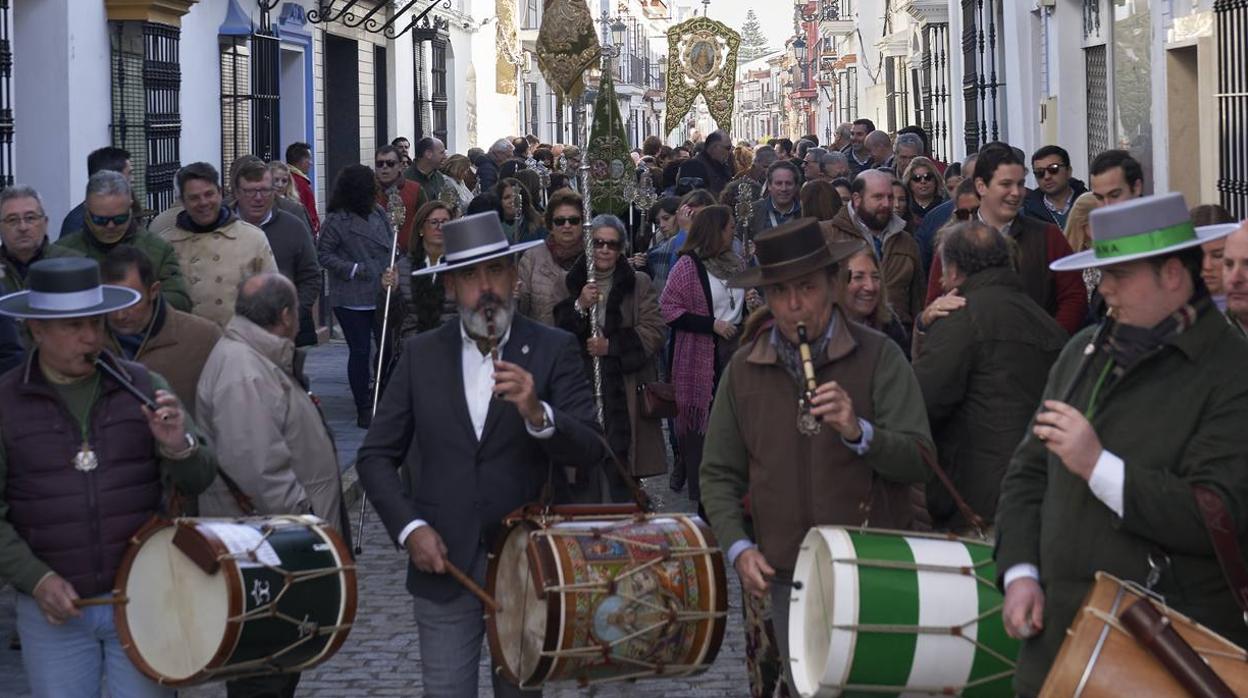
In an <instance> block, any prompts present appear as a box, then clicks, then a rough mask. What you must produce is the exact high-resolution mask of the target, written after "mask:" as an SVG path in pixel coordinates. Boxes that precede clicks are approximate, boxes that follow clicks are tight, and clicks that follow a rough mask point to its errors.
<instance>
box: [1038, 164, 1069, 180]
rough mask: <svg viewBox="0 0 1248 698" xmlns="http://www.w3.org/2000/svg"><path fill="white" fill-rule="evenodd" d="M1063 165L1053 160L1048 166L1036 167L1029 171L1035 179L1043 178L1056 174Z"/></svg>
mask: <svg viewBox="0 0 1248 698" xmlns="http://www.w3.org/2000/svg"><path fill="white" fill-rule="evenodd" d="M1064 167H1066V166H1065V165H1063V164H1062V163H1060V162H1055V163H1053V164H1052V165H1049V166H1048V167H1037V168H1036V169H1034V170H1032V171H1031V173H1032V174H1034V175H1035V176H1036V179H1044V178H1045V177H1047V176H1050V175H1056V174H1057V173H1058V172H1061V171H1062V168H1064Z"/></svg>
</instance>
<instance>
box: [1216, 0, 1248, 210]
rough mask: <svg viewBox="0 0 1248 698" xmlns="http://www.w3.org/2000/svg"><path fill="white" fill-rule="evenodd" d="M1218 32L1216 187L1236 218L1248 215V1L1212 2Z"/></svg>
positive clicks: (1224, 0)
mask: <svg viewBox="0 0 1248 698" xmlns="http://www.w3.org/2000/svg"><path fill="white" fill-rule="evenodd" d="M1213 8H1214V14H1215V17H1216V23H1217V35H1218V116H1219V122H1220V124H1221V128H1222V132H1221V134H1220V137H1219V139H1218V191H1219V192H1220V193H1221V195H1222V205H1223V206H1224V207H1225V208H1226V209H1227V210H1228V211H1230V212H1231V215H1232V216H1234V217H1235V220H1241V219H1243V218H1245V217H1248V71H1245V70H1244V66H1245V65H1248V3H1245V2H1243V1H1242V0H1218V1H1217V2H1215V3H1214V6H1213Z"/></svg>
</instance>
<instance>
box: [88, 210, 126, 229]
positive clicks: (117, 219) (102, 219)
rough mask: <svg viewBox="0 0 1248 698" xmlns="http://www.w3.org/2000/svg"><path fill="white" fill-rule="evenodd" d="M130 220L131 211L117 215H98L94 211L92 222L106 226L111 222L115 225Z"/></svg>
mask: <svg viewBox="0 0 1248 698" xmlns="http://www.w3.org/2000/svg"><path fill="white" fill-rule="evenodd" d="M128 220H130V212H129V211H127V212H126V213H121V214H118V215H116V216H97V215H95V214H94V213H92V214H91V222H92V223H94V224H96V225H99V226H105V225H108V224H109V223H112V224H113V225H122V224H124V223H125V222H126V221H128Z"/></svg>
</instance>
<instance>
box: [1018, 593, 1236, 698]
mask: <svg viewBox="0 0 1248 698" xmlns="http://www.w3.org/2000/svg"><path fill="white" fill-rule="evenodd" d="M1144 594H1145V592H1144V591H1143V590H1142V589H1141V588H1140V587H1138V586H1136V585H1134V584H1131V583H1129V582H1123V581H1121V580H1119V579H1118V578H1116V577H1114V576H1113V575H1110V574H1107V573H1105V572H1097V573H1096V584H1094V585H1093V586H1092V591H1090V592H1088V596H1087V598H1085V599H1084V600H1083V608H1081V609H1080V610H1079V614H1078V615H1076V616H1075V621H1074V622H1073V623H1071V625H1070V628H1069V629H1068V630H1067V631H1066V639H1065V640H1064V641H1063V642H1062V648H1061V649H1060V650H1058V652H1057V658H1056V659H1054V660H1053V668H1052V669H1050V670H1049V675H1048V676H1047V677H1046V678H1045V680H1044V686H1043V687H1041V688H1040V696H1039V698H1071V697H1072V696H1077V697H1079V698H1109V697H1110V696H1159V697H1160V696H1175V697H1177V696H1187V695H1188V693H1187V691H1186V689H1184V688H1183V687H1182V686H1181V685H1180V684H1179V682H1178V681H1176V680H1175V679H1174V677H1173V676H1172V675H1171V674H1170V672H1169V671H1167V670H1166V668H1165V667H1164V666H1163V665H1162V664H1161V663H1160V662H1159V661H1157V660H1156V659H1155V658H1154V657H1153V655H1152V654H1151V653H1150V652H1149V651H1148V649H1147V648H1146V647H1144V645H1141V644H1140V643H1138V642H1136V640H1135V638H1134V637H1132V636H1131V633H1130V632H1128V631H1127V629H1126V628H1125V627H1123V625H1122V623H1121V621H1119V620H1118V617H1119V616H1121V615H1122V612H1123V611H1125V610H1127V609H1128V608H1130V607H1131V606H1133V605H1134V604H1136V603H1138V602H1139V601H1140V600H1141V599H1143V598H1144ZM1153 606H1154V607H1155V608H1156V609H1157V611H1158V612H1160V613H1161V614H1162V615H1163V616H1165V617H1166V618H1167V619H1169V621H1170V625H1171V627H1173V628H1174V630H1175V631H1176V632H1178V634H1179V635H1180V636H1181V637H1182V638H1183V639H1184V640H1187V643H1188V644H1189V645H1191V646H1192V649H1194V650H1196V653H1197V654H1199V655H1200V656H1201V657H1202V658H1203V659H1204V660H1205V663H1207V664H1208V665H1209V667H1210V668H1212V669H1213V671H1214V673H1216V674H1217V675H1218V676H1219V677H1220V678H1221V679H1222V680H1223V681H1225V682H1226V684H1227V685H1228V686H1229V687H1230V688H1231V690H1232V691H1234V692H1235V695H1237V696H1248V653H1245V651H1244V650H1243V649H1242V648H1240V647H1239V646H1238V645H1236V644H1234V643H1232V642H1231V641H1230V640H1227V639H1226V638H1224V637H1222V636H1221V635H1219V634H1217V633H1215V632H1213V631H1212V630H1210V629H1208V628H1206V627H1205V626H1203V625H1201V624H1199V623H1197V622H1195V621H1193V620H1192V619H1191V618H1188V617H1187V616H1185V615H1183V614H1181V613H1178V612H1177V611H1174V610H1173V609H1170V608H1167V607H1166V606H1165V605H1163V604H1161V603H1159V602H1158V601H1157V600H1156V599H1153Z"/></svg>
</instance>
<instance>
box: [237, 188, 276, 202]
mask: <svg viewBox="0 0 1248 698" xmlns="http://www.w3.org/2000/svg"><path fill="white" fill-rule="evenodd" d="M272 193H273V187H259V188H254V189H249V188H247V187H239V188H238V195H239V196H245V197H247V198H249V199H259V198H263V197H265V196H268V195H269V194H272Z"/></svg>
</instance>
